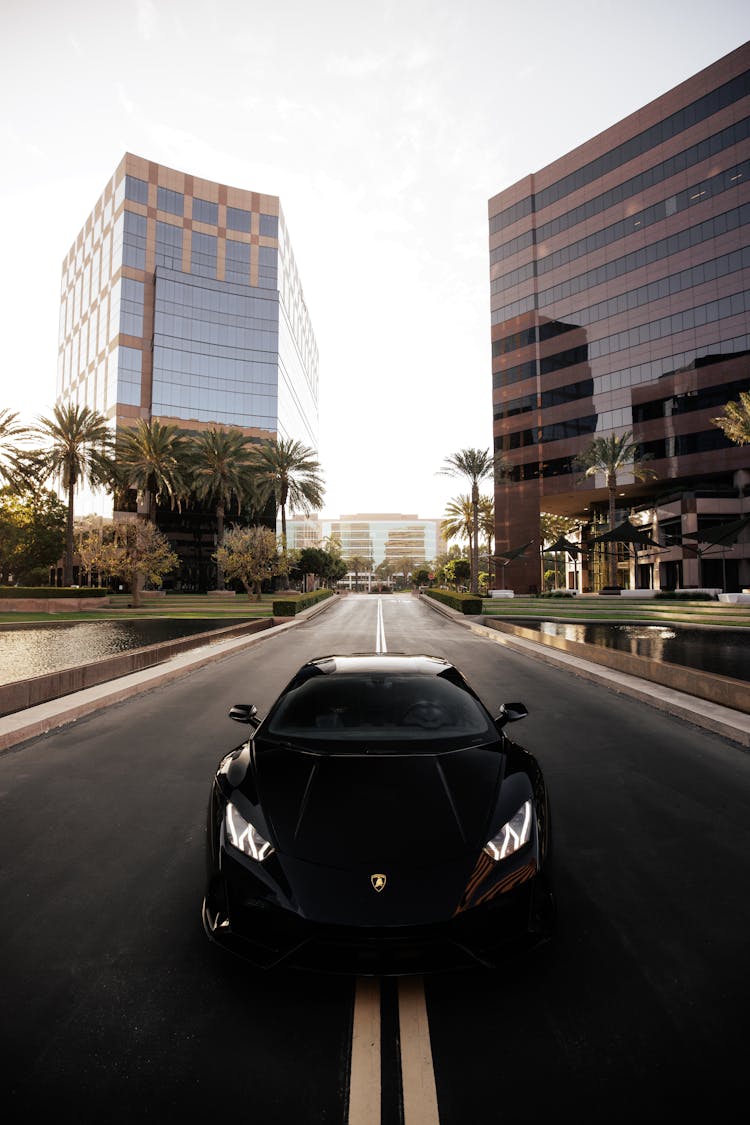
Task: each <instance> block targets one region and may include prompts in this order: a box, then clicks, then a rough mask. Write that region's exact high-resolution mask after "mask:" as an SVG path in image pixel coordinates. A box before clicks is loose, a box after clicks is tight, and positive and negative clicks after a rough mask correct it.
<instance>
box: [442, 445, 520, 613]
mask: <svg viewBox="0 0 750 1125" xmlns="http://www.w3.org/2000/svg"><path fill="white" fill-rule="evenodd" d="M504 468H505V459H504V458H503V456H502V454H500V453H496V454H494V456H493V454H492V453H490V451H489V450H488V449H460V450H459V451H458V453H453V454H452V455H451V456H450V457H446V458H445V460H444V462H443V468H442V469H440V470H439V472H440V473H441V474H442V475H443V476H449V477H464V478H465V479H467V480H468V481H469V482H470V484H471V498H470V499H471V507H472V520H471V533H470V537H469V543H470V555H471V592H472V594H477V593H479V485H480V482H481V481H483V480H488V479H492V480H497V478H498V477H499V475H500V473H501V472H502V471H503V469H504Z"/></svg>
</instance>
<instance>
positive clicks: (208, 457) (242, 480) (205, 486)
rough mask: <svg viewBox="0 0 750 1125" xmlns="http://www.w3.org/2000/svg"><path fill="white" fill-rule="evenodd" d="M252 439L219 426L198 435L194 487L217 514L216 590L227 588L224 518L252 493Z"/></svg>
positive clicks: (193, 451) (193, 449)
mask: <svg viewBox="0 0 750 1125" xmlns="http://www.w3.org/2000/svg"><path fill="white" fill-rule="evenodd" d="M250 444H251V443H250V439H249V438H247V437H245V435H244V434H242V433H241V432H240V431H239V430H236V429H232V430H222V429H219V428H218V427H217V426H211V427H210V429H208V430H204V431H203V432H202V433H199V434H196V436H195V437H194V438H193V441H192V445H191V450H190V457H191V465H192V473H191V476H192V485H193V491H194V492H195V495H196V497H197V498H198V500H204V501H208V502H209V503H210V504H212V505H213V507H214V511H215V513H216V545H217V548H218V549H219V550H218V551H217V559H216V589H217V590H223V588H224V568H223V565H222V559H223V554H222V553H221V548H222V547H223V546H224V515H225V512H226V509H227V508H230V507H231V505H232V501H235V500H236V502H237V506H238V507H241V506H242V504H243V502H244V501H245V499H246V498H247V497H248V496H249V494H250V492H251V490H252V477H251V475H250V472H249V466H250V460H251V452H250Z"/></svg>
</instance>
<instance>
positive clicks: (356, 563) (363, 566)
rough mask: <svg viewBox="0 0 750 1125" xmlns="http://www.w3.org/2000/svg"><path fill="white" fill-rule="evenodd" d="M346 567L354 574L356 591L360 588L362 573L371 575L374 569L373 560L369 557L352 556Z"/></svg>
mask: <svg viewBox="0 0 750 1125" xmlns="http://www.w3.org/2000/svg"><path fill="white" fill-rule="evenodd" d="M346 566H347V570H350V571H352V573H353V574H354V589H355V590H356V589H357V588H358V587H359V575H360V571H364V572H365V573H366V574H369V573H370V570H371V569H372V559H371V558H370V557H369V556H368V555H351V556H350V557H349V558H348V559H347V560H346Z"/></svg>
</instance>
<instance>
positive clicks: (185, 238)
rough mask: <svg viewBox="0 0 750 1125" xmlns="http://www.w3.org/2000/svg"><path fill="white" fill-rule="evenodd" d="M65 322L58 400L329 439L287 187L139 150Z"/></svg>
mask: <svg viewBox="0 0 750 1125" xmlns="http://www.w3.org/2000/svg"><path fill="white" fill-rule="evenodd" d="M59 324H60V327H59V354H58V379H57V400H58V401H59V402H69V401H74V402H81V403H86V404H87V405H89V406H91V407H94V408H96V409H97V410H99V411H100V412H101V413H103V414H104V415H105V417H107V418H108V419H109V421H110V423H111V425H112V428H113V429H115V428H116V427H121V426H127V425H133V424H134V421H135V420H136V419H138V418H148V417H158V418H159V419H160V420H161V421H162V422H174V423H176V424H177V425H179V426H181V427H182V428H188V429H189V428H193V429H201V428H203V427H205V426H208V425H211V424H214V423H216V424H219V425H225V426H236V427H238V428H239V429H241V430H243V432H245V433H246V434H248V436H252V437H257V438H263V437H267V436H270V435H279V436H283V437H291V438H293V439H295V440H299V441H302V442H303V443H304V444H305V445H309V446H311V447H312V448H317V444H318V350H317V345H316V342H315V336H314V333H313V329H312V324H311V321H310V317H309V314H308V311H307V307H306V305H305V301H304V296H303V292H302V286H301V283H300V280H299V276H298V274H297V269H296V264H295V260H294V255H293V252H292V249H291V244H290V241H289V237H288V233H287V231H286V227H285V223H284V219H283V215H282V213H281V209H280V206H279V200H278V199H277V198H276V197H275V196H271V195H264V194H261V193H258V192H251V191H245V190H242V189H239V188H231V187H227V186H225V185H223V184H218V183H209V182H207V181H205V180H198V179H194V178H193V177H191V176H189V175H186V174H184V173H182V172H177V171H174V170H173V169H169V168H164V167H162V166H160V165H156V164H153V163H151V162H149V161H147V160H143V159H141V158H140V157H137V156H133V155H132V154H126V156H125V157H124V158H123V160H122V161H121V163H120V165H119V167H118V168H117V169H116V171H115V173H114V175H113V176H112V178H111V180H110V181H109V182H108V183H107V185H106V187H105V189H104V191H103V193H102V195H101V197H100V199H99V200H98V202H97V203H96V206H95V208H94V210H93V211H92V213H91V214H90V216H89V218H88V219H87V221H86V223H85V224H84V227H83V228H82V230H81V232H80V233H79V235H78V237H77V239H76V240H75V242H74V243H73V245H72V247H71V249H70V251H69V253H68V254H67V256H66V258H65V260H64V262H63V267H62V285H61V300H60V322H59ZM88 500H90V504H89V503H87V501H88ZM109 503H110V508H111V500H110V501H109ZM106 505H107V498H106V497H102V496H99V497H91V498H86V497H82V498H81V501H80V503H79V504H78V505H77V510H80V511H81V513H82V514H83V513H84V512H86V511H87V510H91V511H101V512H102V513H103V514H109V513H107V512H106Z"/></svg>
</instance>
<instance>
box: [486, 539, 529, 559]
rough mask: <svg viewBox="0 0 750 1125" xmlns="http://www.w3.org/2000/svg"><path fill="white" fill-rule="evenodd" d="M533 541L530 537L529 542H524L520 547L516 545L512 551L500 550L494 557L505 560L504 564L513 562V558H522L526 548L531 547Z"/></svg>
mask: <svg viewBox="0 0 750 1125" xmlns="http://www.w3.org/2000/svg"><path fill="white" fill-rule="evenodd" d="M533 542H534V540H533V539H529V541H528V543H523V544H522V545H521V546H520V547H514V548H513V549H512V550H510V551H498V552H497V554H495V555H493V556H492V557H493V559H496V560H503V563H504V564H505V563H509V562H511V561H512V560H513V559H520V558H522V556H523V553H524V551H525V550H526V548H527V547H530V546H531V544H532V543H533Z"/></svg>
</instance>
